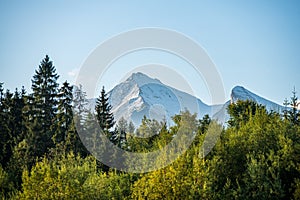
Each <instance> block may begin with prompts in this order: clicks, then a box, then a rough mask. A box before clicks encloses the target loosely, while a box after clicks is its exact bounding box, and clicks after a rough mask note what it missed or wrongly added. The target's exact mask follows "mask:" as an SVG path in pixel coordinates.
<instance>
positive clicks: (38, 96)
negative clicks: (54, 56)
mask: <svg viewBox="0 0 300 200" xmlns="http://www.w3.org/2000/svg"><path fill="white" fill-rule="evenodd" d="M58 77H59V75H57V73H56V69H55V67H54V65H53V64H52V61H50V58H49V56H48V55H46V57H45V58H44V59H43V60H42V62H41V64H40V65H39V68H38V69H37V70H36V71H35V75H34V76H33V79H32V90H33V94H32V105H31V115H32V116H31V121H32V123H33V124H32V125H31V126H32V127H31V131H32V134H33V137H32V138H29V139H30V140H33V141H31V142H30V143H32V144H34V145H35V147H37V148H33V151H34V156H38V157H40V156H42V155H44V154H45V153H47V151H48V150H49V148H51V147H53V146H54V143H53V141H52V136H53V134H54V130H53V129H52V128H53V123H54V122H55V118H56V113H57V92H58V83H57V79H58Z"/></svg>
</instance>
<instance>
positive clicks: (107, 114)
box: [95, 87, 115, 134]
mask: <svg viewBox="0 0 300 200" xmlns="http://www.w3.org/2000/svg"><path fill="white" fill-rule="evenodd" d="M111 109H112V107H111V105H109V103H108V97H107V94H106V93H105V90H104V87H103V88H102V91H101V94H100V96H99V98H97V101H96V107H95V110H96V117H97V120H98V123H99V125H100V128H101V130H102V131H103V132H104V133H105V134H108V133H109V130H110V129H111V128H112V127H113V126H114V124H115V122H114V116H113V114H112V113H111Z"/></svg>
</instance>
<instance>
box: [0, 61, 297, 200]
mask: <svg viewBox="0 0 300 200" xmlns="http://www.w3.org/2000/svg"><path fill="white" fill-rule="evenodd" d="M58 79H59V75H58V74H57V73H56V69H55V67H54V65H53V62H52V61H51V60H50V58H49V56H46V57H45V58H44V59H43V60H42V61H41V63H40V65H39V66H38V68H37V70H36V71H35V74H34V76H33V78H32V87H31V88H32V92H31V93H27V91H26V90H25V88H24V87H22V88H21V90H18V89H16V90H15V91H14V92H11V91H9V90H6V91H5V90H4V84H3V83H0V198H2V199H86V198H91V199H299V198H300V162H299V161H300V137H299V134H300V112H299V110H298V109H297V106H298V99H297V96H296V92H295V90H294V91H293V94H292V97H291V99H290V100H285V103H284V105H285V106H286V109H285V110H284V111H283V113H277V112H274V111H267V110H266V108H265V107H264V106H262V105H258V104H256V103H255V102H252V101H237V102H236V103H234V104H230V105H229V107H228V113H229V115H230V119H229V121H228V126H227V127H221V126H220V125H219V124H218V123H217V122H216V121H214V120H212V119H211V118H210V117H209V116H208V115H206V116H204V117H203V118H202V119H197V117H196V116H197V115H196V114H191V113H189V112H188V111H183V112H181V113H180V114H178V115H175V116H173V118H172V119H173V121H174V125H172V126H171V127H168V126H167V125H166V122H163V121H162V122H158V121H156V120H154V119H148V118H146V117H144V118H143V120H142V123H141V125H140V126H139V127H134V125H133V123H132V122H130V121H127V120H126V119H124V118H121V119H120V120H119V121H118V122H117V123H116V122H115V120H114V116H113V114H112V113H111V106H110V105H109V103H108V102H109V101H108V97H107V94H106V92H105V89H104V87H103V88H102V91H101V93H100V94H99V98H97V101H96V107H95V110H93V111H90V110H88V109H87V104H88V102H87V99H86V94H85V92H84V91H83V88H82V86H79V87H76V86H71V85H70V83H68V82H67V81H65V82H64V83H62V84H61V85H59V84H58ZM92 112H93V113H92ZM95 122H96V123H97V126H95ZM179 129H184V131H187V132H190V131H193V133H194V140H193V142H192V144H191V145H190V146H189V148H188V150H187V151H186V152H184V153H183V155H181V156H180V157H178V158H177V159H176V160H175V162H173V163H172V164H170V165H169V166H167V167H164V168H162V169H159V170H156V171H153V172H147V173H140V174H134V173H124V172H121V171H118V170H116V169H113V168H110V167H109V166H105V165H103V164H102V163H100V162H99V161H98V160H97V159H95V157H94V156H93V155H91V154H90V152H89V151H88V150H87V149H86V147H85V145H83V142H82V138H80V134H79V133H80V132H89V133H91V135H87V136H86V138H85V140H86V142H87V144H89V146H90V147H93V148H98V146H97V144H98V143H97V142H96V140H97V136H99V133H100V132H101V133H102V134H104V135H105V136H106V137H107V138H108V139H109V140H110V141H111V142H112V143H113V144H114V145H116V146H118V147H119V148H122V149H124V150H126V151H131V152H141V153H142V152H151V151H154V150H158V149H163V147H164V146H165V145H167V144H169V143H170V142H171V141H172V139H173V138H174V137H176V134H177V132H178V130H179ZM216 130H221V132H222V133H221V135H220V138H219V140H218V141H217V143H216V145H215V146H214V148H213V149H212V151H211V152H209V154H208V155H207V156H206V157H204V158H203V157H202V156H201V153H202V151H203V149H202V146H203V143H204V141H205V139H206V137H207V136H208V135H209V134H213V132H214V131H216ZM143 135H144V136H146V135H152V137H147V138H144V137H143ZM179 145H181V144H179ZM182 145H183V144H182ZM176 148H178V147H176ZM111 156H112V159H113V157H114V152H113V151H111ZM167 158H168V153H167V152H166V155H165V157H162V158H161V159H167ZM158 162H160V161H158ZM134 163H135V162H134V160H133V161H132V163H130V164H131V165H134ZM156 164H158V163H153V165H156ZM133 167H135V166H133ZM141 167H143V166H141Z"/></svg>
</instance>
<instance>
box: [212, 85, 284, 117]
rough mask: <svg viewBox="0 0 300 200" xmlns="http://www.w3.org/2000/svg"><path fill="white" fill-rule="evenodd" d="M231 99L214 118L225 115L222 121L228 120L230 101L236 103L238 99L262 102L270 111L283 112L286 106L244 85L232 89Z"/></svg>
mask: <svg viewBox="0 0 300 200" xmlns="http://www.w3.org/2000/svg"><path fill="white" fill-rule="evenodd" d="M230 97H231V99H230V100H229V101H227V102H226V103H224V105H223V106H222V108H221V109H220V110H219V111H218V112H216V113H215V114H214V115H213V118H216V119H221V116H225V120H224V121H223V120H221V121H222V122H226V121H227V120H228V119H229V114H228V113H227V107H228V105H229V104H230V103H235V102H237V101H238V100H251V101H254V102H255V103H257V104H261V105H264V106H265V107H266V109H267V110H268V111H271V110H272V111H276V112H279V113H280V112H282V111H283V110H284V109H285V108H284V107H283V106H281V105H278V104H276V103H274V102H272V101H270V100H267V99H265V98H263V97H260V96H258V95H256V94H254V93H253V92H251V91H249V90H247V89H245V88H244V87H242V86H235V87H234V88H233V89H232V90H231V95H230Z"/></svg>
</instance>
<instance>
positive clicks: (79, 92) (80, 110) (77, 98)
mask: <svg viewBox="0 0 300 200" xmlns="http://www.w3.org/2000/svg"><path fill="white" fill-rule="evenodd" d="M87 104H88V101H87V99H86V92H84V91H83V88H82V85H81V84H79V87H76V86H75V87H74V92H73V109H74V111H75V113H76V114H77V115H78V116H80V120H81V121H80V122H81V124H82V123H83V121H84V119H85V118H86V116H87V114H88V111H87V109H86V106H87Z"/></svg>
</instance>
